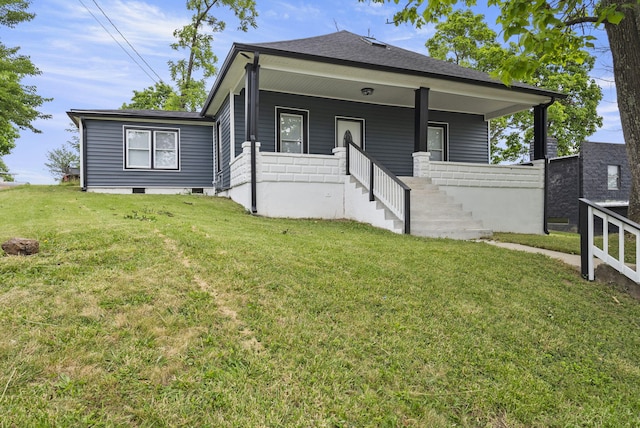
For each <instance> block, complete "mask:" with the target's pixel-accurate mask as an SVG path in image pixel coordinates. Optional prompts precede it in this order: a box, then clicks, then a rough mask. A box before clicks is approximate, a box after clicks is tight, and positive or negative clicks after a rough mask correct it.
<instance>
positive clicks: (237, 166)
mask: <svg viewBox="0 0 640 428" xmlns="http://www.w3.org/2000/svg"><path fill="white" fill-rule="evenodd" d="M255 155H256V156H255V157H256V159H255V165H256V170H255V181H252V174H251V171H252V162H251V143H245V144H244V145H243V152H242V153H241V154H240V155H239V156H238V157H236V158H235V159H234V161H233V163H232V164H231V186H230V188H229V189H227V190H224V191H223V192H221V193H220V194H221V195H223V196H228V197H230V198H231V199H233V200H234V201H236V202H238V203H240V204H241V205H243V206H244V207H245V208H246V209H247V210H248V211H250V210H252V209H255V210H256V212H257V213H258V214H260V215H264V216H267V217H289V218H323V219H352V220H357V221H361V222H364V223H369V224H372V225H374V226H376V227H380V228H383V229H387V230H390V231H393V232H395V233H411V234H414V235H420V236H431V237H448V238H463V239H470V238H480V237H486V236H488V235H490V234H491V232H493V231H500V232H515V233H543V231H544V161H535V162H533V163H531V164H529V165H513V166H503V165H481V164H470V163H461V162H443V161H431V160H430V159H429V158H430V154H429V153H427V152H417V153H415V154H414V164H415V167H414V171H415V175H414V176H413V177H395V176H394V175H393V174H391V173H389V172H388V171H384V168H383V169H381V168H380V167H379V166H378V165H376V164H375V162H373V163H372V162H371V160H370V159H369V158H367V157H366V156H364V155H363V153H362V152H361V151H360V150H358V149H357V148H355V147H353V146H351V147H350V148H349V155H347V148H344V147H339V148H335V149H334V153H333V154H332V155H314V154H312V155H300V154H286V153H273V152H262V151H261V150H260V143H257V144H256V152H255ZM347 158H348V159H347ZM347 168H348V169H347ZM348 171H349V173H347V172H348ZM254 197H255V200H254V199H253V198H254Z"/></svg>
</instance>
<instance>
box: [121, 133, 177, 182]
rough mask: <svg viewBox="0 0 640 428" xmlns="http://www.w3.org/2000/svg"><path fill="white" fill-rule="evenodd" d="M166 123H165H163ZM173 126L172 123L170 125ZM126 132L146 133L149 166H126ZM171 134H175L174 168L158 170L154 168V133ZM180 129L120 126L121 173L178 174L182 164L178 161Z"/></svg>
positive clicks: (127, 148)
mask: <svg viewBox="0 0 640 428" xmlns="http://www.w3.org/2000/svg"><path fill="white" fill-rule="evenodd" d="M165 123H166V122H165ZM172 124H173V123H172ZM127 130H134V131H135V130H138V131H148V132H149V135H150V138H149V145H150V148H149V166H148V167H147V166H129V165H128V150H129V147H128V140H127ZM157 131H160V132H171V133H175V134H176V139H177V140H176V168H159V167H156V166H155V164H156V160H155V150H156V144H155V141H156V132H157ZM180 137H181V135H180V128H170V127H161V126H132V125H128V124H126V125H122V140H123V144H122V149H123V151H122V170H123V171H144V172H180V171H181V170H182V169H181V168H182V162H181V161H180V157H181V155H182V154H181V150H180V146H181V144H180Z"/></svg>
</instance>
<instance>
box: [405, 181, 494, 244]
mask: <svg viewBox="0 0 640 428" xmlns="http://www.w3.org/2000/svg"><path fill="white" fill-rule="evenodd" d="M399 178H400V180H402V181H403V182H404V183H405V184H406V185H407V186H409V187H410V188H411V234H412V235H416V236H425V237H430V238H451V239H463V240H468V239H479V238H486V237H490V236H491V235H492V231H491V230H489V229H486V228H484V226H483V225H482V222H480V221H478V220H474V219H473V216H472V214H471V213H470V212H468V211H464V210H463V208H462V204H460V203H457V202H455V201H454V200H453V199H452V198H451V197H449V196H448V195H447V194H446V193H444V192H443V191H442V190H440V189H439V188H438V186H437V185H435V184H433V183H431V180H429V179H428V178H420V177H399Z"/></svg>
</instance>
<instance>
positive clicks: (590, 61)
mask: <svg viewBox="0 0 640 428" xmlns="http://www.w3.org/2000/svg"><path fill="white" fill-rule="evenodd" d="M497 37H498V35H497V34H496V32H495V31H493V30H492V29H491V28H489V26H488V25H487V24H486V23H485V22H484V16H483V15H476V14H474V13H473V12H472V11H470V10H466V11H461V10H457V11H454V12H453V13H451V15H449V16H448V18H447V20H446V21H442V22H440V23H438V24H437V25H436V33H435V34H434V35H433V37H431V38H430V39H429V40H427V42H426V43H425V45H426V47H427V49H428V50H429V55H430V56H432V57H433V58H437V59H442V60H447V61H450V62H454V63H456V64H458V65H461V66H463V67H469V68H474V69H476V70H480V71H484V72H487V73H493V72H496V71H497V70H499V68H500V65H501V64H502V63H503V62H504V61H505V60H506V59H507V58H508V57H510V56H511V55H514V54H515V52H516V49H517V47H516V46H515V45H514V44H513V43H510V44H508V45H507V46H503V45H501V44H500V43H499V42H498V41H497ZM594 64H595V58H593V56H591V55H587V56H586V58H585V60H584V62H583V63H582V64H576V63H575V62H567V64H565V65H564V66H558V65H555V64H541V65H540V66H539V68H538V69H537V70H535V72H534V73H533V74H532V75H531V76H528V77H526V78H525V79H523V80H524V83H528V84H530V85H533V86H542V87H545V88H547V89H553V90H558V91H562V92H564V93H565V94H567V95H568V97H567V98H566V99H562V100H558V101H556V102H555V103H554V104H552V105H551V106H550V107H549V110H548V119H549V135H551V136H553V137H555V138H557V140H558V154H559V155H560V156H565V155H568V154H572V153H575V152H576V151H577V150H578V148H579V147H580V143H581V142H582V141H584V140H585V139H586V138H587V137H588V136H589V135H591V134H593V133H594V132H595V131H596V129H597V128H598V127H599V126H602V118H601V117H600V116H598V113H597V107H598V103H599V102H600V100H601V99H602V90H601V89H600V87H599V86H598V85H597V84H596V82H595V81H594V80H593V79H591V78H590V77H589V72H590V71H591V70H592V69H593V66H594ZM490 129H491V160H492V162H493V163H499V162H502V161H507V162H516V161H522V160H526V159H528V154H529V142H530V141H532V140H533V116H532V115H531V112H521V113H517V114H514V115H510V116H507V117H502V118H499V119H495V120H492V121H491V127H490Z"/></svg>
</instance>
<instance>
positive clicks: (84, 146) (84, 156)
mask: <svg viewBox="0 0 640 428" xmlns="http://www.w3.org/2000/svg"><path fill="white" fill-rule="evenodd" d="M80 138H81V139H82V140H81V142H80V150H81V153H80V163H81V165H80V173H81V174H82V176H81V180H80V187H81V189H82V191H83V192H86V191H87V128H86V127H85V126H84V119H83V118H82V117H81V118H80Z"/></svg>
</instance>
